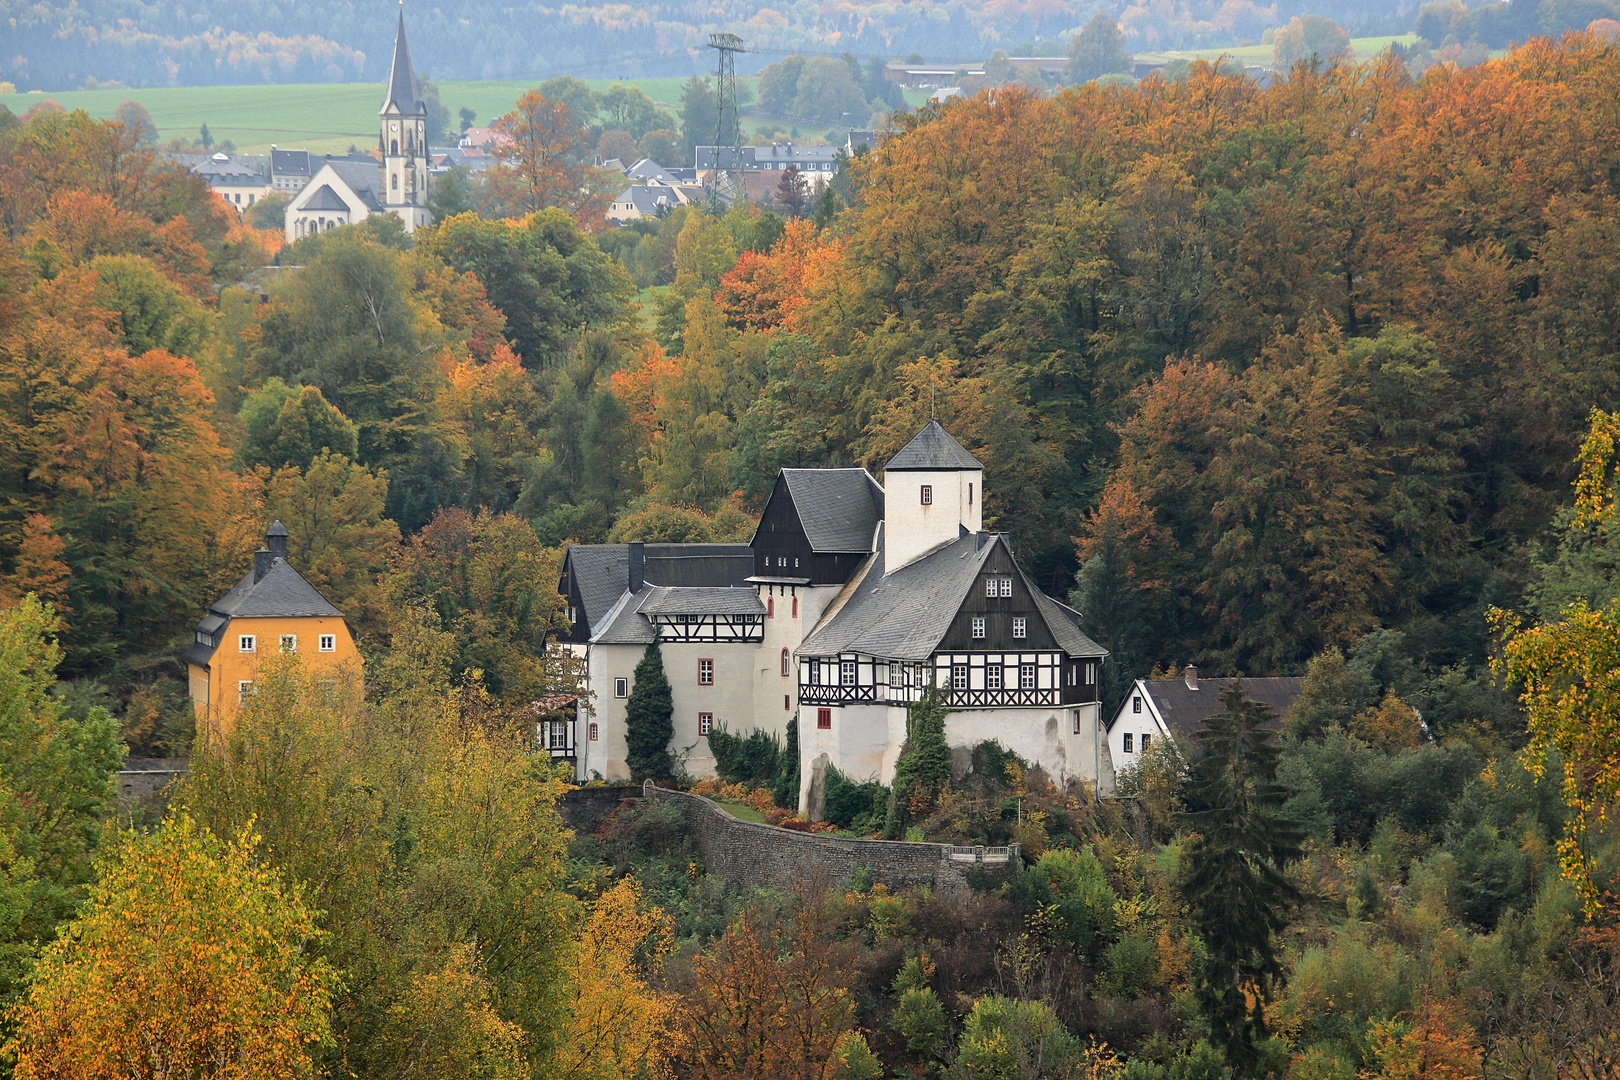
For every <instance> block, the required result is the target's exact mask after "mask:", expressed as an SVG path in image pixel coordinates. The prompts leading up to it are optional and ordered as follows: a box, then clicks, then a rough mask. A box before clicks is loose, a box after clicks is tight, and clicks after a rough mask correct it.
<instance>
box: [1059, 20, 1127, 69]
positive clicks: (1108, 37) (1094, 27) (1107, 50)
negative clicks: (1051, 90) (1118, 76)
mask: <svg viewBox="0 0 1620 1080" xmlns="http://www.w3.org/2000/svg"><path fill="white" fill-rule="evenodd" d="M1130 70H1131V54H1130V53H1129V52H1127V51H1126V50H1125V35H1124V34H1121V33H1120V32H1119V24H1118V23H1117V22H1115V21H1114V17H1113V16H1112V15H1109V14H1108V13H1107V12H1104V11H1099V12H1097V14H1095V15H1093V16H1092V17H1091V21H1090V22H1088V23H1086V25H1085V26H1083V27H1081V29H1080V32H1079V33H1078V34H1076V35H1075V36H1074V40H1073V41H1071V42H1070V43H1069V66H1068V68H1067V69H1065V71H1064V73H1063V74H1064V78H1066V79H1067V80H1068V81H1069V82H1071V83H1087V82H1090V81H1091V80H1092V79H1095V78H1098V77H1100V76H1103V75H1109V74H1112V73H1114V72H1116V71H1123V72H1129V71H1130Z"/></svg>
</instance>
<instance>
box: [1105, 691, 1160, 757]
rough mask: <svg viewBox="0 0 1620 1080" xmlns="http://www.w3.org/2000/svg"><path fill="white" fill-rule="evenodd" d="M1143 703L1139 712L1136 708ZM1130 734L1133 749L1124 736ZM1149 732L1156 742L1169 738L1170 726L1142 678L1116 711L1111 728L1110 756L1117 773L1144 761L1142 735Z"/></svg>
mask: <svg viewBox="0 0 1620 1080" xmlns="http://www.w3.org/2000/svg"><path fill="white" fill-rule="evenodd" d="M1138 703H1140V711H1137V707H1138ZM1126 735H1129V736H1130V737H1131V749H1130V751H1129V752H1126V750H1125V736H1126ZM1143 735H1147V736H1149V737H1150V738H1152V739H1153V740H1154V741H1155V742H1157V741H1158V740H1160V739H1168V738H1170V728H1169V727H1168V726H1166V725H1165V722H1164V719H1163V718H1162V717H1161V716H1160V715H1159V708H1158V705H1157V704H1155V703H1154V701H1153V695H1152V694H1150V693H1148V690H1147V687H1146V685H1144V683H1143V682H1142V680H1141V679H1138V680H1136V683H1135V685H1133V686H1132V687H1131V692H1130V693H1129V694H1127V695H1126V697H1125V701H1124V703H1123V704H1122V705H1120V707H1119V712H1117V713H1115V714H1114V722H1113V724H1111V725H1110V726H1109V728H1108V755H1109V758H1110V760H1111V761H1112V762H1113V766H1114V769H1115V770H1116V771H1117V772H1121V773H1122V772H1124V771H1125V770H1126V769H1131V768H1135V767H1136V763H1137V762H1138V761H1141V760H1142V736H1143Z"/></svg>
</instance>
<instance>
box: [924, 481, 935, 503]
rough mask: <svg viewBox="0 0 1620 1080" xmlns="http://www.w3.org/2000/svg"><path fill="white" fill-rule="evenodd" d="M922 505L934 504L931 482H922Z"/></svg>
mask: <svg viewBox="0 0 1620 1080" xmlns="http://www.w3.org/2000/svg"><path fill="white" fill-rule="evenodd" d="M922 505H924V506H933V505H934V485H933V484H924V485H923V486H922Z"/></svg>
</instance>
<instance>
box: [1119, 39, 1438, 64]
mask: <svg viewBox="0 0 1620 1080" xmlns="http://www.w3.org/2000/svg"><path fill="white" fill-rule="evenodd" d="M1416 40H1417V35H1416V34H1397V35H1394V36H1391V37H1364V38H1351V39H1350V47H1351V48H1352V49H1354V50H1355V53H1356V59H1357V60H1371V59H1372V58H1373V57H1375V56H1377V55H1378V54H1379V53H1381V52H1383V51H1384V50H1385V49H1387V48H1389V46H1390V43H1391V42H1395V41H1399V42H1400V43H1401V44H1403V45H1410V44H1411V43H1412V42H1414V41H1416ZM1223 56H1229V57H1231V58H1232V59H1233V60H1236V61H1237V62H1238V63H1240V64H1243V65H1244V66H1246V67H1250V66H1258V67H1270V66H1271V46H1270V45H1242V46H1238V45H1234V46H1231V47H1229V48H1225V49H1189V50H1187V51H1186V52H1158V53H1139V54H1137V57H1136V58H1137V59H1138V60H1153V61H1164V60H1218V59H1219V58H1221V57H1223Z"/></svg>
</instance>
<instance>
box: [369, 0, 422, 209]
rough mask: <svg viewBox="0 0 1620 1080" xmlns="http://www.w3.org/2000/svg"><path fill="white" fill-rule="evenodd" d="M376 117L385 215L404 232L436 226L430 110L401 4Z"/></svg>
mask: <svg viewBox="0 0 1620 1080" xmlns="http://www.w3.org/2000/svg"><path fill="white" fill-rule="evenodd" d="M377 115H378V116H379V117H381V126H382V143H381V145H382V155H383V170H382V183H383V192H382V194H383V199H382V203H383V211H384V212H385V213H390V214H398V215H399V218H400V220H401V221H403V222H404V223H405V231H406V232H415V231H416V230H417V229H419V228H421V227H422V226H424V225H427V224H428V223H429V222H430V221H432V220H433V215H432V214H431V213H429V211H428V208H427V195H428V146H427V105H426V104H424V103H423V101H422V100H421V98H420V97H419V96H418V95H417V89H416V69H415V68H413V67H412V66H411V49H410V46H409V45H407V44H406V43H405V10H404V5H403V3H402V4H401V7H400V12H399V32H398V34H397V35H396V36H395V38H394V63H393V66H392V67H391V68H390V69H389V72H388V95H387V96H386V97H385V98H384V99H383V104H382V108H381V109H379V110H378V111H377Z"/></svg>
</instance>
